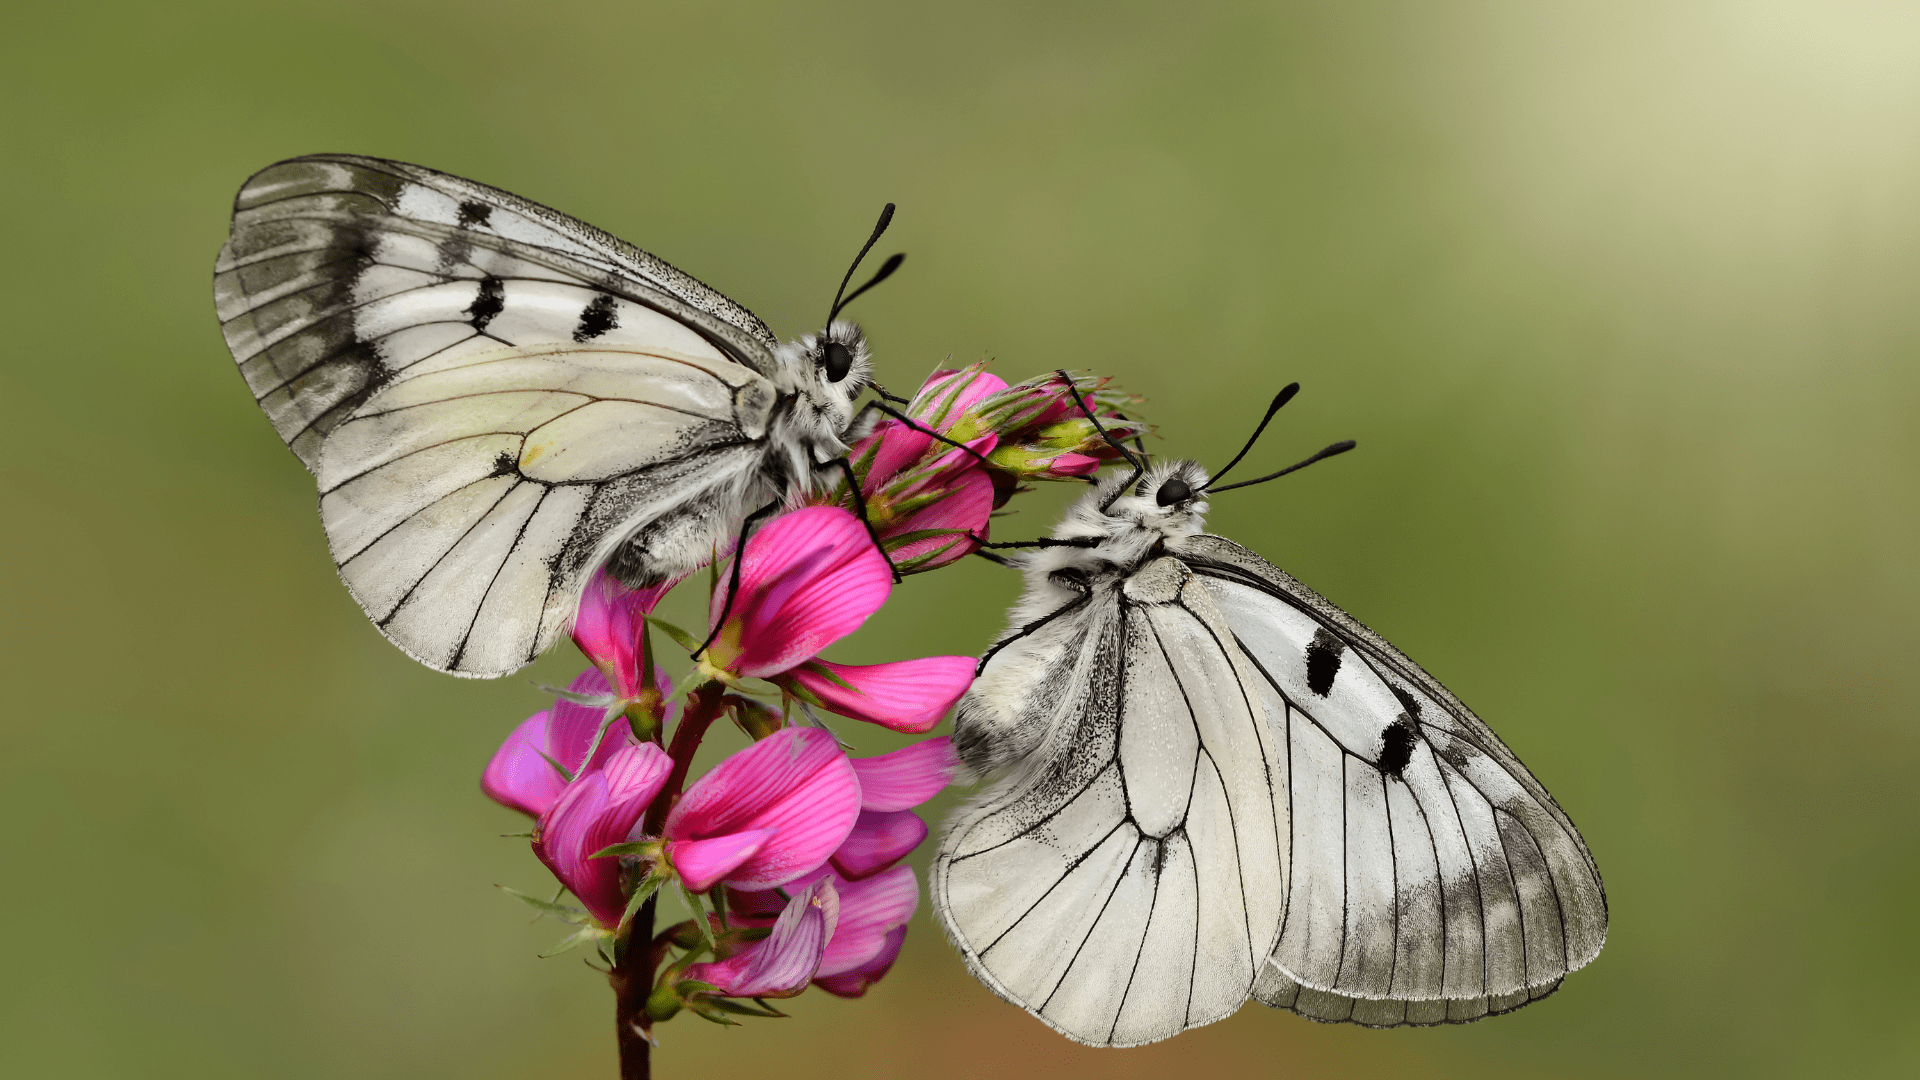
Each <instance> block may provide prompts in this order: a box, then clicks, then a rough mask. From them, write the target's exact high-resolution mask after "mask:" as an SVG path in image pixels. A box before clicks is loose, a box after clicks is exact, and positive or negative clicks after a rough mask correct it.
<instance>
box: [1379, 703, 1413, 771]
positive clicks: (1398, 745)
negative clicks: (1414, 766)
mask: <svg viewBox="0 0 1920 1080" xmlns="http://www.w3.org/2000/svg"><path fill="white" fill-rule="evenodd" d="M1415 737H1416V736H1415V735H1414V732H1413V721H1412V720H1411V719H1409V718H1407V717H1405V716H1402V717H1401V718H1400V719H1399V720H1397V721H1395V722H1394V723H1392V724H1390V725H1388V727H1387V731H1386V735H1385V737H1384V738H1385V742H1386V746H1385V747H1384V748H1383V749H1382V750H1381V751H1380V760H1379V761H1378V762H1376V763H1375V764H1374V767H1375V768H1377V769H1379V770H1380V771H1381V772H1382V773H1384V774H1385V775H1387V776H1391V777H1393V778H1394V779H1396V780H1398V779H1399V778H1400V774H1401V773H1402V772H1404V771H1406V768H1407V763H1408V762H1411V761H1412V760H1413V744H1414V739H1415Z"/></svg>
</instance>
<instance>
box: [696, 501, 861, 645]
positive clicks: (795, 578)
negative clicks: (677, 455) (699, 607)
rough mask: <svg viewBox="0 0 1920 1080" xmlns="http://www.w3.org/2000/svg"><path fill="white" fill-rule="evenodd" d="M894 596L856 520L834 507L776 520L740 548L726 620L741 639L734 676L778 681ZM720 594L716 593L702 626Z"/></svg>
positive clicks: (719, 604) (719, 602)
mask: <svg viewBox="0 0 1920 1080" xmlns="http://www.w3.org/2000/svg"><path fill="white" fill-rule="evenodd" d="M892 591H893V575H892V572H891V571H889V570H888V569H887V560H886V557H885V556H883V555H881V554H880V551H879V549H878V548H876V547H874V545H873V538H872V537H870V536H869V535H868V534H867V528H866V526H865V525H862V524H861V523H860V520H859V519H858V518H856V517H854V516H853V515H852V514H849V513H848V512H846V511H845V510H842V509H840V508H839V507H836V506H807V507H802V508H801V509H799V510H795V511H794V512H792V513H790V514H786V515H784V516H782V517H779V518H776V519H775V520H774V521H773V523H772V524H770V525H768V526H767V527H766V528H764V529H761V530H760V531H759V532H757V533H755V534H754V535H753V536H752V538H750V539H749V540H748V541H747V550H746V553H745V555H744V558H743V561H742V563H741V570H740V597H739V598H738V599H737V600H736V601H735V603H734V612H733V615H732V616H731V618H732V620H734V621H735V622H737V623H738V624H739V625H740V626H741V627H743V628H744V629H743V631H742V633H741V638H740V647H741V652H740V654H739V656H738V657H736V658H735V659H734V660H733V662H732V663H731V665H730V666H731V667H732V670H733V671H734V672H735V673H737V674H740V675H744V676H749V677H760V676H765V675H772V674H777V673H778V672H782V671H785V670H787V669H788V668H791V667H793V666H794V665H795V664H798V663H801V662H802V661H804V660H807V659H808V658H810V657H812V656H814V655H816V654H817V653H819V652H820V650H821V649H824V648H826V647H827V646H828V645H831V644H832V643H833V642H835V641H838V640H840V639H841V638H843V637H845V636H846V635H848V634H850V633H852V632H853V631H854V630H856V629H858V628H859V627H860V624H861V623H864V622H866V621H867V616H869V615H872V614H873V613H874V612H876V611H878V610H880V605H882V604H884V603H886V601H887V596H888V595H889V594H890V593H891V592H892ZM725 599H726V590H724V589H715V590H714V593H713V603H712V607H711V609H710V611H709V613H708V626H712V625H713V620H715V619H717V618H718V617H719V615H720V609H721V607H722V605H723V604H724V602H725Z"/></svg>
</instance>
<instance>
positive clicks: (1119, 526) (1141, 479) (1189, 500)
mask: <svg viewBox="0 0 1920 1080" xmlns="http://www.w3.org/2000/svg"><path fill="white" fill-rule="evenodd" d="M1206 486H1207V470H1205V469H1203V468H1201V467H1200V465H1199V463H1198V462H1193V461H1165V462H1161V463H1159V464H1157V465H1149V466H1147V467H1146V469H1144V470H1142V471H1140V472H1137V473H1136V472H1135V471H1134V470H1131V469H1129V470H1126V471H1119V470H1116V471H1114V472H1113V473H1111V474H1109V475H1108V476H1107V478H1106V479H1104V480H1102V481H1100V483H1099V484H1098V485H1096V486H1095V487H1094V488H1093V490H1091V491H1089V492H1087V493H1086V494H1085V495H1082V496H1081V497H1080V499H1079V501H1077V502H1075V503H1074V504H1073V505H1072V506H1071V507H1069V508H1068V510H1067V514H1066V517H1065V518H1063V519H1061V522H1060V525H1059V527H1058V528H1056V529H1055V530H1054V531H1053V536H1054V539H1056V540H1073V541H1078V542H1079V543H1080V544H1082V545H1085V546H1077V547H1049V548H1042V549H1040V550H1039V551H1036V552H1033V553H1031V554H1030V555H1024V556H1023V558H1022V561H1023V562H1025V563H1026V564H1028V565H1030V566H1033V567H1036V568H1041V569H1043V570H1045V571H1052V570H1055V569H1059V568H1062V567H1067V566H1077V567H1080V568H1081V569H1085V570H1089V571H1091V570H1094V569H1097V568H1098V567H1099V566H1101V565H1110V566H1117V567H1122V568H1132V567H1133V566H1136V565H1137V564H1139V563H1140V561H1141V560H1143V559H1145V558H1147V557H1148V556H1150V555H1151V554H1152V553H1153V552H1154V550H1155V549H1156V548H1158V547H1159V546H1160V545H1161V544H1163V543H1165V542H1166V541H1168V540H1173V539H1177V538H1179V537H1183V536H1192V535H1194V534H1195V533H1198V532H1200V531H1201V530H1202V529H1204V528H1205V527H1206V514H1207V497H1206Z"/></svg>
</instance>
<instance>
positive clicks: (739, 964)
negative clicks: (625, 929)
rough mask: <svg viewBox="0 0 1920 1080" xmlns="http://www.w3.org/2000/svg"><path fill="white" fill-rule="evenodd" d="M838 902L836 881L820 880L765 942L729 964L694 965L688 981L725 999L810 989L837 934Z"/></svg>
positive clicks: (743, 951) (790, 906)
mask: <svg viewBox="0 0 1920 1080" xmlns="http://www.w3.org/2000/svg"><path fill="white" fill-rule="evenodd" d="M839 901H840V898H839V894H838V893H837V892H836V891H835V890H834V886H833V881H832V879H831V878H830V877H826V878H821V879H820V880H818V881H816V882H814V883H813V884H812V885H809V886H807V889H806V891H805V892H802V893H801V894H800V895H798V896H796V897H794V898H793V902H792V903H790V904H788V905H787V908H786V910H785V911H782V912H781V913H780V917H779V918H778V919H776V920H775V921H774V924H773V932H772V933H771V934H769V935H767V937H766V938H765V940H762V941H757V942H754V943H753V944H751V945H748V946H747V947H746V948H744V949H741V950H740V951H739V952H737V953H735V954H734V955H733V956H731V957H728V958H727V959H725V960H721V961H718V962H716V963H711V964H693V965H691V966H689V967H688V968H687V972H686V977H687V978H688V979H691V980H694V981H697V982H704V983H711V984H712V985H714V986H716V987H719V990H720V993H721V994H722V995H724V996H727V997H792V996H793V995H795V994H797V993H799V992H800V991H802V990H804V989H806V986H807V981H808V980H809V979H812V978H813V975H814V972H816V971H818V970H819V968H820V961H821V958H822V957H823V956H824V955H825V954H826V950H827V949H828V948H829V943H830V941H831V940H832V938H833V936H834V935H835V934H836V933H837V932H838V929H837V924H838V922H839V908H840V902H839Z"/></svg>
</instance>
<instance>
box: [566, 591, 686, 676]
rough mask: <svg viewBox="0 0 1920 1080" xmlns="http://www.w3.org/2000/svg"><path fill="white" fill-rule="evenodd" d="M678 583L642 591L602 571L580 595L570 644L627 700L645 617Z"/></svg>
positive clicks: (636, 669)
mask: <svg viewBox="0 0 1920 1080" xmlns="http://www.w3.org/2000/svg"><path fill="white" fill-rule="evenodd" d="M678 583H679V579H675V580H674V581H669V582H667V583H665V584H662V585H652V586H649V587H647V588H644V589H629V588H627V587H626V586H625V585H622V584H620V583H619V582H617V581H615V580H613V579H612V578H610V577H608V576H607V571H606V568H605V567H601V568H600V569H598V570H595V571H594V572H593V576H592V577H590V578H588V579H587V585H586V588H584V589H583V590H581V593H580V608H579V610H578V611H577V612H576V613H575V614H574V618H573V643H574V644H575V645H578V646H579V647H580V651H581V652H583V653H586V654H587V659H589V660H591V661H593V664H594V666H595V667H597V668H599V669H600V670H601V671H603V672H608V673H610V674H609V678H610V679H611V681H612V683H613V684H614V686H613V689H614V693H615V694H617V695H618V696H619V697H620V698H621V699H622V700H626V701H631V700H633V699H634V697H635V696H637V695H638V694H639V692H640V659H641V653H640V636H641V635H642V634H644V633H646V618H647V614H648V613H649V612H651V611H652V610H653V608H654V605H656V604H658V603H659V602H660V598H661V597H663V596H665V595H667V592H668V590H670V589H672V588H673V587H674V585H676V584H678Z"/></svg>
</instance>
